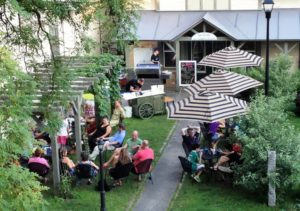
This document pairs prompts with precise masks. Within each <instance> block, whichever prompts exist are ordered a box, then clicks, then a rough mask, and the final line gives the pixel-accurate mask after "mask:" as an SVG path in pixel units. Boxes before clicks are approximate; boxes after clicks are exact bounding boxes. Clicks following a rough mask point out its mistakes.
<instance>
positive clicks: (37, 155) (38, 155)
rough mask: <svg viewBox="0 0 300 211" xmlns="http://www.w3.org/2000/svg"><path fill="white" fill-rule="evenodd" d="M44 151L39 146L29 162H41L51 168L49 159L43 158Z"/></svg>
mask: <svg viewBox="0 0 300 211" xmlns="http://www.w3.org/2000/svg"><path fill="white" fill-rule="evenodd" d="M42 154H43V151H42V150H41V149H40V148H37V149H36V150H35V151H34V153H33V157H31V158H29V161H28V164H29V163H40V164H43V165H45V166H47V167H48V168H50V166H49V164H48V161H47V160H46V159H45V158H42Z"/></svg>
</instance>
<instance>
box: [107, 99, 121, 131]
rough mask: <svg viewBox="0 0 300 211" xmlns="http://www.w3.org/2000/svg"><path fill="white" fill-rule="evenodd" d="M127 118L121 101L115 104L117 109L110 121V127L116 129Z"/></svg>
mask: <svg viewBox="0 0 300 211" xmlns="http://www.w3.org/2000/svg"><path fill="white" fill-rule="evenodd" d="M124 118H125V111H124V109H123V108H122V105H121V103H120V101H116V102H115V109H114V111H113V114H112V116H111V119H110V126H111V127H115V126H117V125H118V124H119V123H121V122H122V121H123V119H124Z"/></svg>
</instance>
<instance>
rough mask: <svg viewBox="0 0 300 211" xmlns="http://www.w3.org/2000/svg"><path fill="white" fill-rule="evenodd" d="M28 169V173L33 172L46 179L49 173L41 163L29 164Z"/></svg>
mask: <svg viewBox="0 0 300 211" xmlns="http://www.w3.org/2000/svg"><path fill="white" fill-rule="evenodd" d="M28 169H29V171H30V172H34V173H36V174H38V175H39V176H41V177H46V175H47V174H48V173H49V168H48V167H47V166H46V165H44V164H41V163H29V164H28Z"/></svg>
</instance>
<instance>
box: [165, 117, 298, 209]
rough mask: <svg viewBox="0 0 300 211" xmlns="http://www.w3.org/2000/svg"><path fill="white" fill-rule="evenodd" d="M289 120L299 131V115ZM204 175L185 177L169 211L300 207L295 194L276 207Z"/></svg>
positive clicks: (258, 196)
mask: <svg viewBox="0 0 300 211" xmlns="http://www.w3.org/2000/svg"><path fill="white" fill-rule="evenodd" d="M289 121H290V123H291V124H293V125H294V126H295V129H296V130H297V131H299V133H300V118H299V117H297V116H295V115H293V114H291V115H290V116H289ZM205 178H206V175H203V176H202V182H201V183H200V184H197V183H196V182H195V181H193V180H192V179H191V178H189V177H186V178H185V180H184V182H183V183H182V186H180V187H179V188H178V192H177V193H176V194H175V196H174V197H173V200H172V202H171V204H170V207H169V211H181V210H187V211H198V210H199V211H252V210H254V211H265V210H266V211H267V210H288V211H296V210H300V206H299V205H300V203H299V195H298V197H297V196H295V194H294V193H291V194H290V195H291V197H288V199H287V200H286V201H285V202H280V203H278V204H279V205H278V206H277V207H276V208H270V207H268V206H267V204H266V203H267V199H266V198H265V197H261V195H258V194H256V193H249V192H245V191H243V190H241V189H240V188H239V187H228V186H225V185H224V183H222V182H214V181H210V182H207V181H206V179H205ZM297 198H298V201H297ZM297 203H298V204H297Z"/></svg>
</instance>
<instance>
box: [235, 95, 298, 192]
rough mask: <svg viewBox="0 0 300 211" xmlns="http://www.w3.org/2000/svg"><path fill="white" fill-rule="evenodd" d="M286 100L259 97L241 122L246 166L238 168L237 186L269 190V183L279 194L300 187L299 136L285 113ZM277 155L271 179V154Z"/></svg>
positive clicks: (252, 103)
mask: <svg viewBox="0 0 300 211" xmlns="http://www.w3.org/2000/svg"><path fill="white" fill-rule="evenodd" d="M285 102H286V101H285V99H284V98H274V97H268V98H265V97H264V96H263V95H258V96H257V97H256V99H253V100H252V102H251V103H250V109H249V112H248V114H247V115H246V116H244V117H243V118H242V119H241V130H240V132H239V133H238V134H237V135H238V138H239V139H240V140H241V141H242V143H243V146H244V151H243V158H244V159H245V160H244V163H243V164H242V165H239V166H237V167H236V173H235V182H236V183H237V184H239V185H242V186H244V187H245V188H246V189H249V190H256V191H257V190H264V191H266V190H267V187H268V186H267V185H268V182H269V180H271V181H273V182H274V184H275V185H276V187H277V192H278V193H282V192H284V191H288V190H291V189H292V188H295V187H299V186H298V185H299V182H300V180H299V179H300V177H299V175H300V165H299V163H300V160H299V158H300V154H299V153H300V143H299V142H298V140H299V132H298V131H296V130H295V128H294V126H292V125H291V124H290V123H289V121H288V116H287V114H286V113H285V112H284V108H285ZM270 150H274V151H276V154H277V159H276V162H277V163H276V173H275V174H271V175H267V161H268V159H267V151H270Z"/></svg>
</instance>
